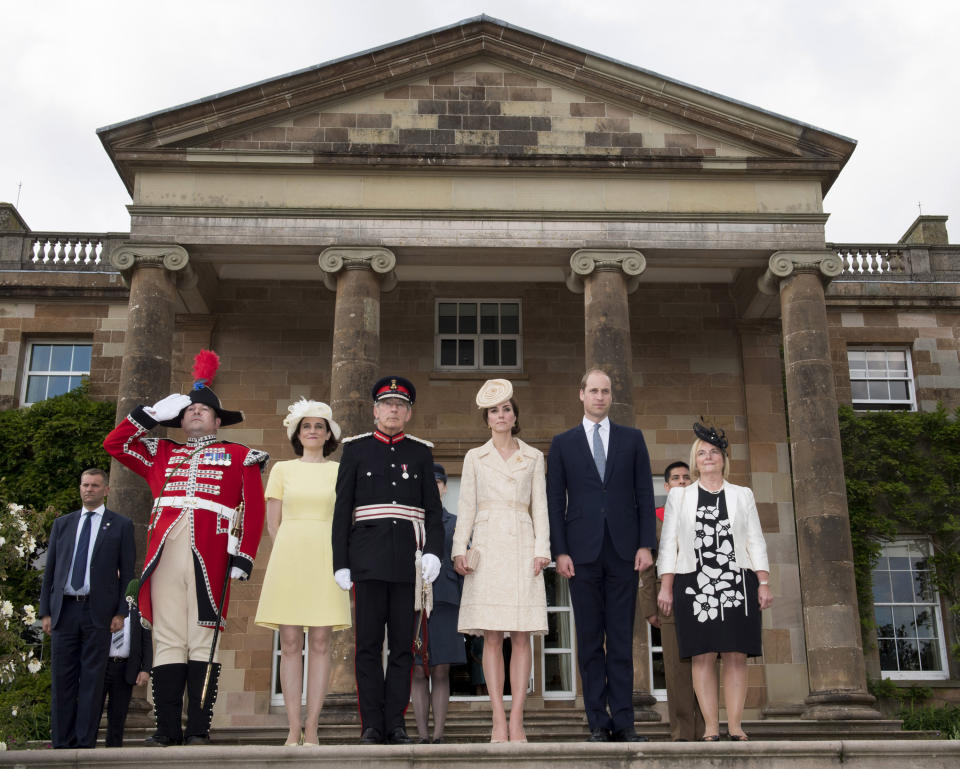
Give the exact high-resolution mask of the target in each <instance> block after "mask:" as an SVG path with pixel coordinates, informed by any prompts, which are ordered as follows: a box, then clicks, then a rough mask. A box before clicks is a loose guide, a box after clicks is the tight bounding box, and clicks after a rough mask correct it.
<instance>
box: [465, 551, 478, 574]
mask: <svg viewBox="0 0 960 769" xmlns="http://www.w3.org/2000/svg"><path fill="white" fill-rule="evenodd" d="M466 559H467V568H468V569H470V571H476V570H477V566H479V565H480V550H479V548H476V547H471V548H470V549H469V550H467V555H466Z"/></svg>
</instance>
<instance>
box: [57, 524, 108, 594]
mask: <svg viewBox="0 0 960 769" xmlns="http://www.w3.org/2000/svg"><path fill="white" fill-rule="evenodd" d="M106 509H107V508H106V505H100V507H98V508H97V509H96V510H94V511H92V512H93V514H92V515H91V516H90V545H89V547H87V571H86V573H85V574H84V575H83V587H82V588H80V589H79V590H74V589H73V585H71V584H70V580H71V579H72V578H73V564H74V561H76V559H77V544H78V543H79V542H80V532H81V531H82V530H83V519H84V518H85V517H86V515H87V510H86V508H84V509H82V510H81V511H80V521H79V523H77V534H76V536H75V537H74V540H73V558H71V559H70V569H69V570H68V571H67V579H66V585H65V586H64V588H63V592H64V593H66V594H67V595H89V594H90V559H91V558H92V557H93V546H94V545H95V544H97V534H98V533H99V532H100V521H101V520H103V513H104V511H105V510H106Z"/></svg>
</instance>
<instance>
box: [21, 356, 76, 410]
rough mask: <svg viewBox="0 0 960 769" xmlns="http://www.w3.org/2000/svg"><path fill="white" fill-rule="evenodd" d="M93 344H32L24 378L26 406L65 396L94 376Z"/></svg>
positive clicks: (22, 400) (24, 400)
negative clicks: (91, 351)
mask: <svg viewBox="0 0 960 769" xmlns="http://www.w3.org/2000/svg"><path fill="white" fill-rule="evenodd" d="M91 348H92V345H91V344H89V343H81V344H73V343H70V342H31V343H30V344H29V346H28V348H27V358H26V361H27V363H26V371H25V372H24V377H23V395H22V397H21V402H22V403H23V405H24V406H29V405H30V404H31V403H37V402H38V401H42V400H46V399H47V398H53V397H54V396H57V395H63V394H64V393H65V392H69V391H70V390H73V389H75V388H77V387H79V386H80V383H81V381H82V380H83V377H85V376H89V375H90V350H91Z"/></svg>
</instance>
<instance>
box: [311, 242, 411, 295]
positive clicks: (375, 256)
mask: <svg viewBox="0 0 960 769" xmlns="http://www.w3.org/2000/svg"><path fill="white" fill-rule="evenodd" d="M318 261H319V264H320V269H321V270H322V271H323V285H325V286H326V287H327V288H329V289H330V290H331V291H336V290H337V279H336V275H337V273H338V272H340V271H341V270H373V272H375V273H376V274H377V275H378V276H379V277H380V290H381V291H392V290H393V289H394V288H395V287H396V285H397V273H396V267H397V256H396V254H394V253H393V251H391V250H390V249H388V248H382V247H380V246H330V248H325V249H324V250H323V251H322V252H321V253H320V258H319V260H318Z"/></svg>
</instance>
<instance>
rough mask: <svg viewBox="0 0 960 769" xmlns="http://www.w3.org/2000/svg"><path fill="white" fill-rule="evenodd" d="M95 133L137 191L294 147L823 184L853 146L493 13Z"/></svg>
mask: <svg viewBox="0 0 960 769" xmlns="http://www.w3.org/2000/svg"><path fill="white" fill-rule="evenodd" d="M98 133H99V134H100V138H101V141H102V142H103V143H104V146H105V147H106V149H107V151H108V153H110V155H111V157H112V158H113V160H114V163H115V165H116V166H117V169H118V171H119V172H120V174H121V176H122V177H123V179H124V181H125V182H126V184H127V186H128V188H129V189H131V190H132V187H133V181H134V176H135V168H136V167H137V166H138V165H141V164H147V165H151V166H153V167H156V165H157V164H158V163H160V164H163V165H167V166H175V165H177V164H178V163H181V162H188V156H189V161H190V162H193V163H196V162H197V156H198V154H199V155H205V154H206V155H217V154H222V155H224V156H226V157H228V158H229V159H230V161H231V162H236V163H238V164H242V163H243V162H245V160H244V159H245V158H247V160H248V161H249V158H250V156H252V155H258V156H260V157H259V159H258V162H260V163H261V164H262V163H263V162H264V157H263V156H270V155H273V156H277V157H276V159H277V162H282V158H281V157H279V156H282V155H283V154H285V153H297V154H300V155H303V154H313V155H314V156H315V157H316V159H317V162H318V163H337V162H349V163H356V162H358V161H359V162H363V163H365V164H378V163H382V164H386V165H397V164H402V163H407V164H412V165H415V166H418V167H422V166H423V165H424V164H430V163H436V164H442V165H447V166H449V165H465V166H469V167H473V168H477V167H484V166H498V167H503V166H504V165H508V166H511V167H522V166H526V165H537V166H540V167H551V168H558V167H559V168H563V167H570V168H596V169H608V170H616V169H651V170H672V169H681V170H683V171H697V170H712V171H716V170H717V169H718V168H721V167H722V168H735V167H736V168H741V169H744V170H748V171H751V172H755V173H761V174H763V173H778V174H790V173H801V174H805V175H807V176H809V175H814V176H816V177H819V178H820V179H821V183H822V186H823V189H824V191H825V190H826V189H827V188H829V186H830V184H831V183H832V181H833V180H834V178H835V177H836V175H837V174H838V173H839V170H840V169H841V168H842V167H843V165H844V164H845V163H846V161H847V159H848V158H849V156H850V154H851V153H852V151H853V148H854V146H855V144H854V143H853V142H852V141H851V140H849V139H845V138H844V137H841V136H837V135H835V134H831V133H829V132H826V131H822V130H820V129H816V128H813V127H811V126H807V125H805V124H803V123H799V122H796V121H793V120H790V119H788V118H784V117H781V116H779V115H775V114H772V113H769V112H765V111H763V110H761V109H758V108H755V107H751V106H749V105H745V104H743V103H740V102H737V101H734V100H732V99H726V98H724V97H722V96H718V95H716V94H713V93H710V92H708V91H704V90H701V89H697V88H695V87H693V86H689V85H685V84H683V83H679V82H677V81H674V80H670V79H668V78H665V77H663V76H661V75H657V74H655V73H652V72H648V71H646V70H643V69H640V68H637V67H633V66H630V65H627V64H623V63H621V62H617V61H614V60H611V59H608V58H604V57H602V56H600V55H598V54H593V53H590V52H588V51H584V50H582V49H579V48H576V47H573V46H569V45H567V44H564V43H560V42H558V41H555V40H551V39H550V38H546V37H542V36H540V35H537V34H536V33H533V32H529V31H526V30H521V29H518V28H516V27H512V26H510V25H509V24H506V23H504V22H501V21H498V20H496V19H491V18H489V17H486V16H481V17H477V18H475V19H469V20H466V21H463V22H460V23H459V24H455V25H452V26H450V27H447V28H444V29H440V30H434V31H432V32H427V33H425V34H423V35H420V36H417V37H414V38H410V39H408V40H403V41H400V42H398V43H393V44H391V45H387V46H384V47H382V48H378V49H374V50H371V51H366V52H363V53H360V54H357V55H355V56H351V57H347V58H345V59H341V60H338V61H334V62H329V63H326V64H322V65H318V66H317V67H312V68H310V69H306V70H302V71H300V72H295V73H290V74H288V75H283V76H281V77H278V78H274V79H271V80H267V81H264V82H262V83H257V84H254V85H251V86H246V87H244V88H240V89H236V90H235V91H231V92H228V93H224V94H219V95H216V96H212V97H209V98H207V99H202V100H200V101H197V102H194V103H191V104H186V105H182V106H180V107H174V108H172V109H169V110H165V111H162V112H158V113H155V114H153V115H147V116H145V117H142V118H137V119H134V120H131V121H127V122H125V123H121V124H118V125H115V126H109V127H107V128H103V129H100V131H99V132H98ZM218 162H220V163H221V164H222V162H223V160H222V159H221V160H220V161H218Z"/></svg>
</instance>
